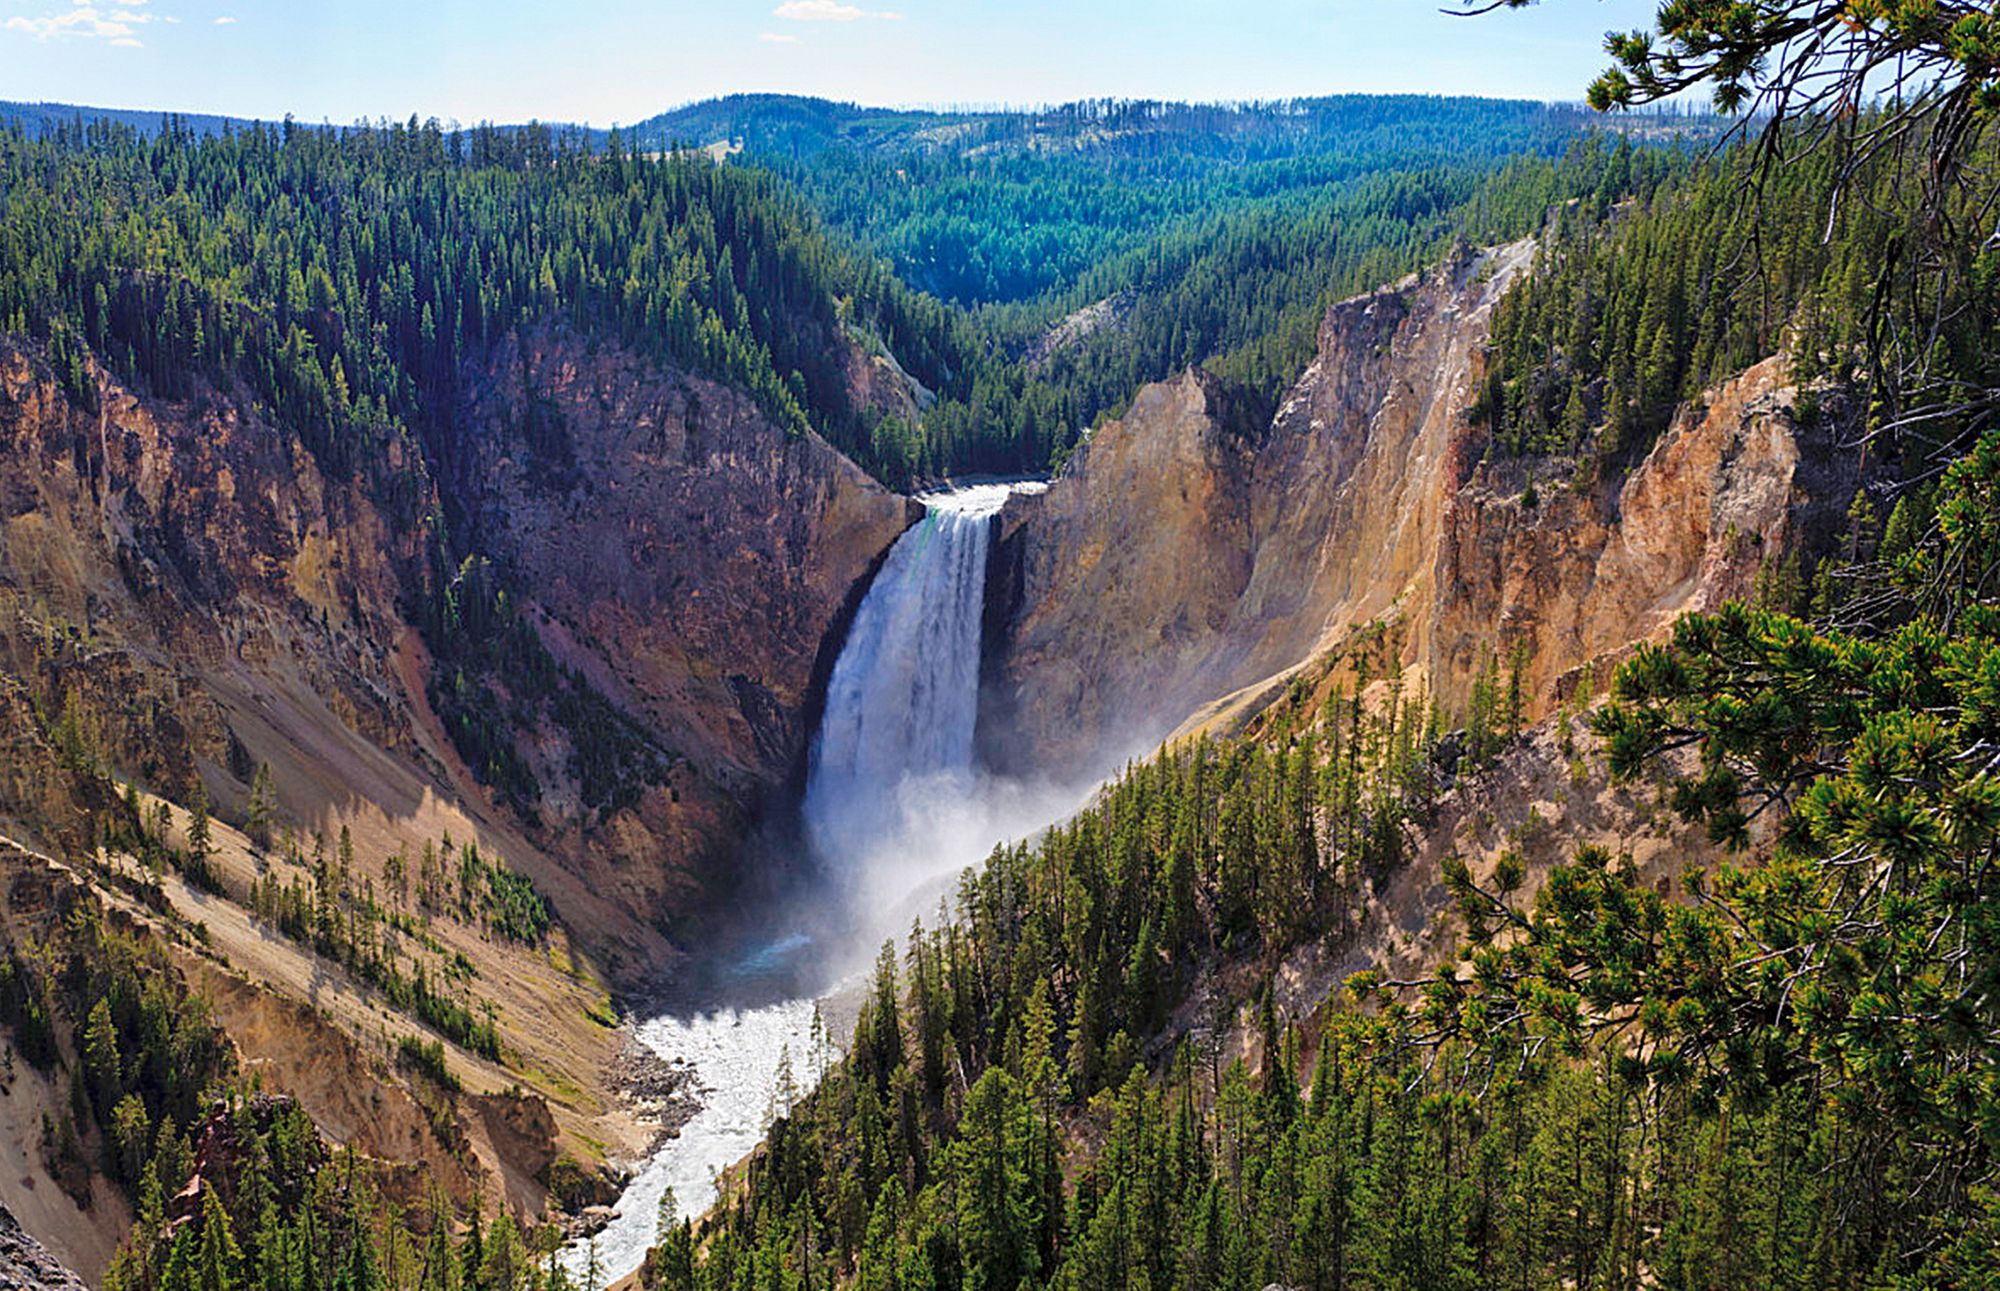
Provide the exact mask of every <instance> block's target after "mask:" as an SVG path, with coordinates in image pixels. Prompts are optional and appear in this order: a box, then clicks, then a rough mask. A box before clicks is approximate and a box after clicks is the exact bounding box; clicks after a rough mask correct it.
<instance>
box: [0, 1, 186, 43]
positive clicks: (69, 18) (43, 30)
mask: <svg viewBox="0 0 2000 1291" xmlns="http://www.w3.org/2000/svg"><path fill="white" fill-rule="evenodd" d="M145 3H146V0H116V7H114V8H111V9H100V8H98V7H97V6H96V5H95V4H92V3H90V0H76V3H75V5H74V7H72V8H70V9H68V10H65V11H63V12H61V13H52V14H49V15H47V16H46V17H41V18H23V17H14V18H9V19H8V20H7V22H6V24H5V26H4V27H0V30H6V31H24V32H26V33H28V35H30V36H33V37H34V38H35V39H36V40H105V41H109V42H110V43H111V44H113V45H118V46H122V47H124V48H126V49H136V48H138V46H139V30H138V29H139V28H140V27H143V26H145V25H146V24H147V23H151V22H159V21H162V19H161V18H160V16H159V15H158V14H152V13H139V12H137V9H138V7H139V6H140V5H142V4H145Z"/></svg>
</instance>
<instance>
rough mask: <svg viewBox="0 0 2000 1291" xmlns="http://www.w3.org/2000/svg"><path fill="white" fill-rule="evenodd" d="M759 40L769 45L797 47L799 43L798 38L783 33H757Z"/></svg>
mask: <svg viewBox="0 0 2000 1291" xmlns="http://www.w3.org/2000/svg"><path fill="white" fill-rule="evenodd" d="M757 39H759V40H761V41H763V42H764V43H765V44H767V45H796V44H798V43H799V38H798V37H797V36H792V35H788V34H786V33H784V32H781V31H760V32H758V33H757Z"/></svg>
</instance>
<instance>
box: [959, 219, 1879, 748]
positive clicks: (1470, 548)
mask: <svg viewBox="0 0 2000 1291" xmlns="http://www.w3.org/2000/svg"><path fill="white" fill-rule="evenodd" d="M1531 253H1532V245H1531V244H1530V243H1525V242H1524V243H1517V244H1514V245H1512V246H1507V247H1501V248H1497V249H1494V250H1489V251H1487V252H1485V253H1483V254H1479V255H1472V254H1461V255H1459V256H1457V257H1455V258H1453V259H1452V260H1451V261H1450V262H1449V263H1447V264H1446V265H1445V266H1444V267H1443V268H1441V269H1440V270H1438V271H1436V272H1433V273H1432V274H1430V275H1428V276H1426V277H1424V278H1422V279H1417V278H1411V279H1408V280H1406V281H1404V282H1402V283H1399V284H1396V285H1395V286H1393V287H1390V288H1385V289H1383V290H1380V291H1376V292H1372V293H1369V294H1367V295H1364V296H1359V297H1355V298H1353V299H1351V300H1346V301H1342V302H1340V303H1338V304H1336V305H1334V306H1333V307H1332V308H1331V309H1330V310H1329V311H1328V313H1327V315H1326V318H1325V319H1324V320H1323V322H1322V324H1321V327H1320V332H1319V349H1318V353H1317V355H1316V357H1315V358H1314V360H1313V361H1312V363H1311V365H1310V366H1309V367H1308V368H1307V370H1306V371H1305V373H1304V374H1303V375H1302V376H1301V378H1300V379H1299V381H1298V383H1297V384H1296V385H1295V386H1294V387H1293V388H1292V390H1291V391H1290V392H1289V393H1288V395H1287V397H1286V398H1285V400H1284V401H1283V403H1282V405H1281V406H1280V408H1279V410H1278V412H1277V414H1276V415H1275V416H1274V417H1273V418H1272V419H1271V421H1270V422H1269V424H1268V425H1266V426H1254V425H1245V424H1243V423H1242V421H1241V420H1240V418H1237V417H1234V416H1232V415H1231V411H1230V408H1231V404H1230V400H1229V398H1228V396H1227V392H1226V391H1224V390H1222V389H1221V388H1220V386H1219V384H1218V383H1216V382H1215V381H1214V380H1213V379H1211V378H1207V377H1203V376H1201V375H1199V374H1189V375H1187V376H1184V377H1182V378H1181V379H1179V380H1178V381H1175V382H1170V383H1167V384H1164V385H1159V386H1153V387H1149V388H1148V389H1147V390H1146V391H1144V392H1142V393H1141V395H1140V396H1139V397H1138V398H1137V399H1135V400H1134V402H1133V405H1132V408H1131V410H1130V411H1129V412H1128V413H1127V415H1126V416H1125V417H1124V418H1123V419H1122V420H1120V421H1118V422H1116V423H1113V424H1110V425H1107V426H1105V427H1103V428H1102V429H1101V430H1099V431H1098V432H1097V433H1096V434H1095V436H1093V438H1092V439H1091V441H1090V442H1089V444H1088V445H1087V446H1086V447H1085V449H1084V450H1083V451H1082V452H1080V453H1079V454H1078V456H1077V458H1076V459H1075V461H1074V462H1073V464H1072V466H1071V468H1070V469H1069V470H1068V471H1066V472H1065V474H1064V475H1063V477H1062V478H1060V479H1058V480H1057V481H1056V482H1055V483H1054V484H1053V485H1052V486H1051V487H1050V489H1049V491H1048V492H1047V493H1046V494H1045V495H1043V496H1041V497H1038V498H1037V497H1024V498H1019V499H1017V500H1016V501H1015V502H1014V503H1012V504H1011V505H1010V508H1009V510H1008V512H1007V514H1006V515H1005V517H1004V518H1003V521H1002V523H1003V530H1002V541H1001V542H1000V543H999V544H998V547H997V551H996V557H995V559H996V567H995V574H996V577H995V582H994V586H995V588H996V589H997V590H998V592H999V596H1000V601H999V603H998V604H996V606H995V607H994V609H993V612H992V621H991V625H990V633H989V640H990V646H989V652H988V677H987V690H986V696H985V707H984V709H983V711H982V719H981V720H982V742H983V747H984V748H985V750H986V752H987V756H988V757H989V759H990V760H991V761H993V762H994V763H995V764H997V765H998V766H1000V767H1002V768H1004V769H1009V770H1021V769H1025V768H1027V767H1031V766H1035V765H1038V764H1047V763H1055V764H1058V765H1064V766H1090V765H1092V764H1093V762H1095V764H1096V765H1098V766H1102V765H1104V764H1105V762H1106V761H1107V760H1113V761H1115V760H1116V759H1117V758H1119V757H1122V756H1125V755H1127V754H1129V753H1131V752H1133V751H1135V750H1137V749H1140V748H1143V747H1144V746H1145V745H1146V744H1148V743H1149V742H1151V741H1153V740H1157V739H1158V738H1160V737H1161V736H1164V735H1165V734H1167V733H1168V732H1169V731H1171V730H1172V729H1173V728H1174V727H1176V726H1177V725H1178V724H1180V723H1181V722H1182V721H1183V720H1184V719H1186V718H1188V717H1189V715H1190V714H1195V713H1197V712H1198V710H1204V706H1209V705H1214V707H1212V708H1208V709H1206V710H1205V716H1207V717H1214V716H1216V715H1218V714H1226V713H1227V712H1229V711H1232V710H1233V709H1235V708H1237V707H1240V706H1243V705H1248V704H1253V703H1254V702H1255V701H1256V699H1257V697H1258V696H1260V695H1262V694H1265V693H1268V692H1269V689H1270V687H1271V686H1272V685H1273V684H1274V683H1275V682H1277V681H1279V680H1282V679H1283V678H1284V677H1286V676H1287V675H1288V674H1289V673H1290V671H1291V670H1292V669H1294V668H1296V667H1297V666H1298V665H1299V664H1301V663H1303V662H1304V661H1306V660H1309V659H1313V658H1316V657H1319V656H1321V655H1323V654H1325V653H1326V652H1327V651H1330V650H1337V649H1339V648H1341V647H1342V646H1343V645H1344V644H1346V643H1349V642H1351V641H1353V640H1354V639H1356V637H1357V634H1360V633H1363V632H1373V631H1384V632H1388V633H1391V634H1393V639H1394V642H1395V648H1396V649H1397V650H1399V651H1400V654H1401V657H1402V660H1403V662H1404V665H1405V667H1406V668H1407V669H1409V670H1410V673H1411V676H1412V678H1413V680H1415V681H1417V682H1418V683H1420V684H1424V685H1426V686H1427V687H1429V688H1430V690H1431V691H1432V693H1433V694H1435V695H1436V696H1437V698H1439V700H1440V701H1441V702H1442V703H1443V704H1444V706H1445V708H1446V710H1447V711H1452V710H1454V709H1456V708H1457V707H1458V706H1460V705H1462V703H1463V702H1464V699H1465V696H1466V693H1467V691H1468V690H1469V688H1470V686H1471V682H1472V679H1473V677H1474V675H1475V674H1476V672H1477V670H1478V669H1479V668H1480V666H1481V663H1482V660H1484V659H1486V658H1489V657H1491V656H1492V655H1493V654H1494V653H1496V652H1506V651H1508V650H1511V649H1512V648H1513V647H1514V646H1515V644H1516V643H1521V644H1523V645H1525V647H1526V649H1527V660H1528V667H1527V682H1528V689H1529V713H1530V716H1533V715H1536V714H1538V713H1540V712H1542V711H1546V710H1547V708H1548V707H1549V706H1550V704H1551V703H1552V701H1553V700H1554V698H1555V697H1556V695H1557V692H1558V689H1559V688H1560V687H1562V686H1563V685H1565V684H1567V683H1565V682H1564V681H1563V679H1564V678H1565V677H1568V676H1569V675H1570V674H1572V673H1574V671H1575V670H1576V669H1578V668H1579V667H1581V666H1582V665H1584V664H1586V663H1590V662H1592V661H1594V660H1599V661H1605V662H1607V663H1608V662H1609V660H1610V659H1612V658H1613V657H1615V656H1617V655H1618V654H1620V653H1621V652H1622V651H1623V650H1624V649H1626V648H1627V647H1628V646H1629V645H1630V644H1631V643H1633V642H1635V641H1638V640H1641V639H1644V638H1647V637H1651V636H1656V635H1658V634H1659V633H1661V632H1662V631H1663V630H1664V629H1665V628H1666V627H1667V625H1668V624H1670V623H1671V622H1672V620H1673V619H1674V618H1675V617H1677V616H1678V615H1679V614H1681V613H1683V612H1686V611H1689V610H1696V609H1702V608H1706V607H1709V606H1712V605H1715V604H1717V603H1719V602H1720V601H1722V600H1725V599H1727V598H1729V597H1731V596H1738V595H1742V594H1744V593H1745V592H1746V591H1747V590H1748V589H1749V587H1750V584H1751V581H1752V579H1753V577H1754V575H1755V572H1756V570H1757V569H1758V567H1759V565H1760V564H1761V562H1762V561H1763V560H1764V559H1765V558H1766V557H1767V556H1770V555H1774V554H1776V553H1778V552H1780V551H1782V550H1784V549H1785V548H1786V547H1787V545H1788V544H1789V543H1791V542H1793V541H1794V539H1795V538H1796V536H1797V534H1798V532H1799V530H1800V527H1801V525H1803V524H1806V523H1808V521H1807V515H1808V513H1810V512H1813V510H1814V508H1815V507H1816V506H1820V504H1827V505H1830V506H1831V507H1832V508H1834V509H1835V510H1836V511H1837V510H1838V509H1839V508H1840V507H1842V506H1844V505H1845V502H1846V500H1847V498H1848V497H1849V496H1851V494H1852V488H1853V485H1852V481H1851V479H1850V480H1847V481H1846V482H1845V483H1844V484H1843V483H1842V481H1840V480H1839V479H1837V478H1835V477H1837V476H1838V475H1839V474H1840V472H1839V471H1838V470H1837V469H1836V468H1835V467H1834V466H1833V465H1832V464H1831V462H1830V461H1828V460H1827V459H1828V458H1829V457H1830V454H1827V453H1826V452H1824V451H1822V449H1823V448H1824V446H1823V445H1822V446H1820V447H1819V448H1815V446H1814V444H1813V443H1812V442H1808V440H1807V439H1805V438H1802V436H1801V434H1800V432H1799V430H1798V428H1797V427H1796V425H1795V424H1794V422H1793V419H1792V416H1791V406H1792V392H1791V391H1790V390H1789V389H1788V388H1786V386H1785V382H1784V376H1783V374H1784V365H1783V364H1782V363H1781V362H1780V361H1779V360H1776V359H1773V360H1770V361H1767V362H1765V363H1763V364H1760V365H1758V366H1757V367H1755V368H1753V369H1751V370H1750V371H1749V372H1746V373H1744V374H1743V375H1742V376H1740V377H1739V378H1737V379H1736V380H1734V381H1732V382H1729V383H1728V384H1726V385H1725V386H1723V387H1722V388H1720V389H1718V390H1716V391H1713V392H1710V394H1709V395H1708V396H1707V397H1706V399H1705V400H1704V401H1703V402H1702V404H1701V405H1700V406H1698V407H1690V408H1688V409H1685V410H1683V413H1682V415H1681V416H1680V417H1679V419H1678V420H1677V421H1676V422H1675V423H1674V425H1673V427H1672V429H1671V430H1670V431H1669V432H1668V433H1667V434H1666V435H1665V436H1663V437H1662V438H1661V440H1660V441H1659V443H1658V444H1656V445H1655V446H1654V448H1653V450H1652V452H1651V453H1650V454H1649V455H1648V457H1647V458H1646V459H1645V460H1644V462H1643V463H1641V464H1640V465H1639V466H1638V467H1637V468H1636V469H1635V470H1633V471H1632V472H1630V473H1629V474H1628V475H1627V476H1625V477H1624V478H1623V480H1622V481H1620V482H1618V483H1617V484H1616V485H1599V484H1594V483H1592V482H1589V481H1585V482H1583V483H1581V484H1578V485H1575V486H1574V487H1573V486H1572V485H1571V484H1570V483H1568V482H1566V480H1564V479H1558V480H1556V481H1555V482H1553V483H1552V482H1550V481H1549V480H1547V479H1544V480H1543V481H1542V483H1541V484H1539V485H1538V486H1537V487H1536V488H1535V489H1534V490H1533V491H1532V492H1530V491H1529V490H1527V489H1526V487H1525V485H1526V478H1527V477H1526V474H1525V470H1526V468H1525V467H1523V466H1522V465H1521V464H1519V463H1508V464H1505V465H1504V466H1503V465H1488V464H1486V463H1485V462H1484V461H1483V458H1484V456H1485V449H1486V445H1485V442H1484V437H1483V433H1482V432H1481V431H1480V429H1479V428H1477V427H1475V426H1474V425H1473V424H1472V423H1471V421H1470V418H1469V416H1468V411H1469V408H1470V405H1471V401H1472V397H1473V394H1474V392H1475V391H1476V389H1477V386H1478V378H1479V376H1480V374H1481V371H1482V363H1483V351H1484V344H1485V339H1486V331H1487V326H1488V322H1489V319H1490V315H1491V311H1492V308H1493V306H1494V304H1495V303H1496V302H1497V301H1498V299H1499V298H1500V296H1501V295H1502V294H1503V292H1504V291H1505V289H1506V287H1507V285H1508V284H1509V283H1510V282H1512V281H1513V279H1514V278H1515V277H1516V276H1517V275H1518V274H1520V273H1522V272H1524V271H1525V270H1526V269H1527V267H1528V265H1529V262H1530V259H1531ZM1544 469H1547V468H1546V466H1545V467H1544ZM1566 469H1567V468H1566ZM1808 476H1810V480H1808V478H1807V477H1808ZM1524 494H1525V496H1524ZM1820 509H1822V510H1823V509H1824V507H1823V506H1821V507H1820Z"/></svg>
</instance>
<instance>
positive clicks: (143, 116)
mask: <svg viewBox="0 0 2000 1291" xmlns="http://www.w3.org/2000/svg"><path fill="white" fill-rule="evenodd" d="M168 117H172V118H174V119H175V120H176V121H178V122H180V124H181V128H182V129H185V130H192V131H193V132H194V133H196V134H199V135H212V134H221V133H222V132H223V131H224V130H225V129H228V130H240V129H242V128H243V127H245V126H250V125H256V124H258V121H257V119H256V118H254V117H227V116H217V115H215V114H214V113H209V112H170V111H157V110H154V109H151V108H97V107H91V106H89V105H87V104H81V103H15V102H0V124H6V125H19V126H21V127H22V128H23V129H25V130H26V131H27V132H28V133H29V134H33V135H40V134H43V133H45V132H47V131H49V130H51V129H54V128H55V127H57V126H65V125H72V124H75V123H78V122H83V123H88V122H92V121H113V122H116V123H117V124H119V125H122V126H129V127H131V128H132V129H134V130H138V131H140V132H142V133H144V134H149V135H150V134H155V133H157V132H158V131H159V129H160V123H161V122H162V121H164V120H165V119H166V118H168Z"/></svg>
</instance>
